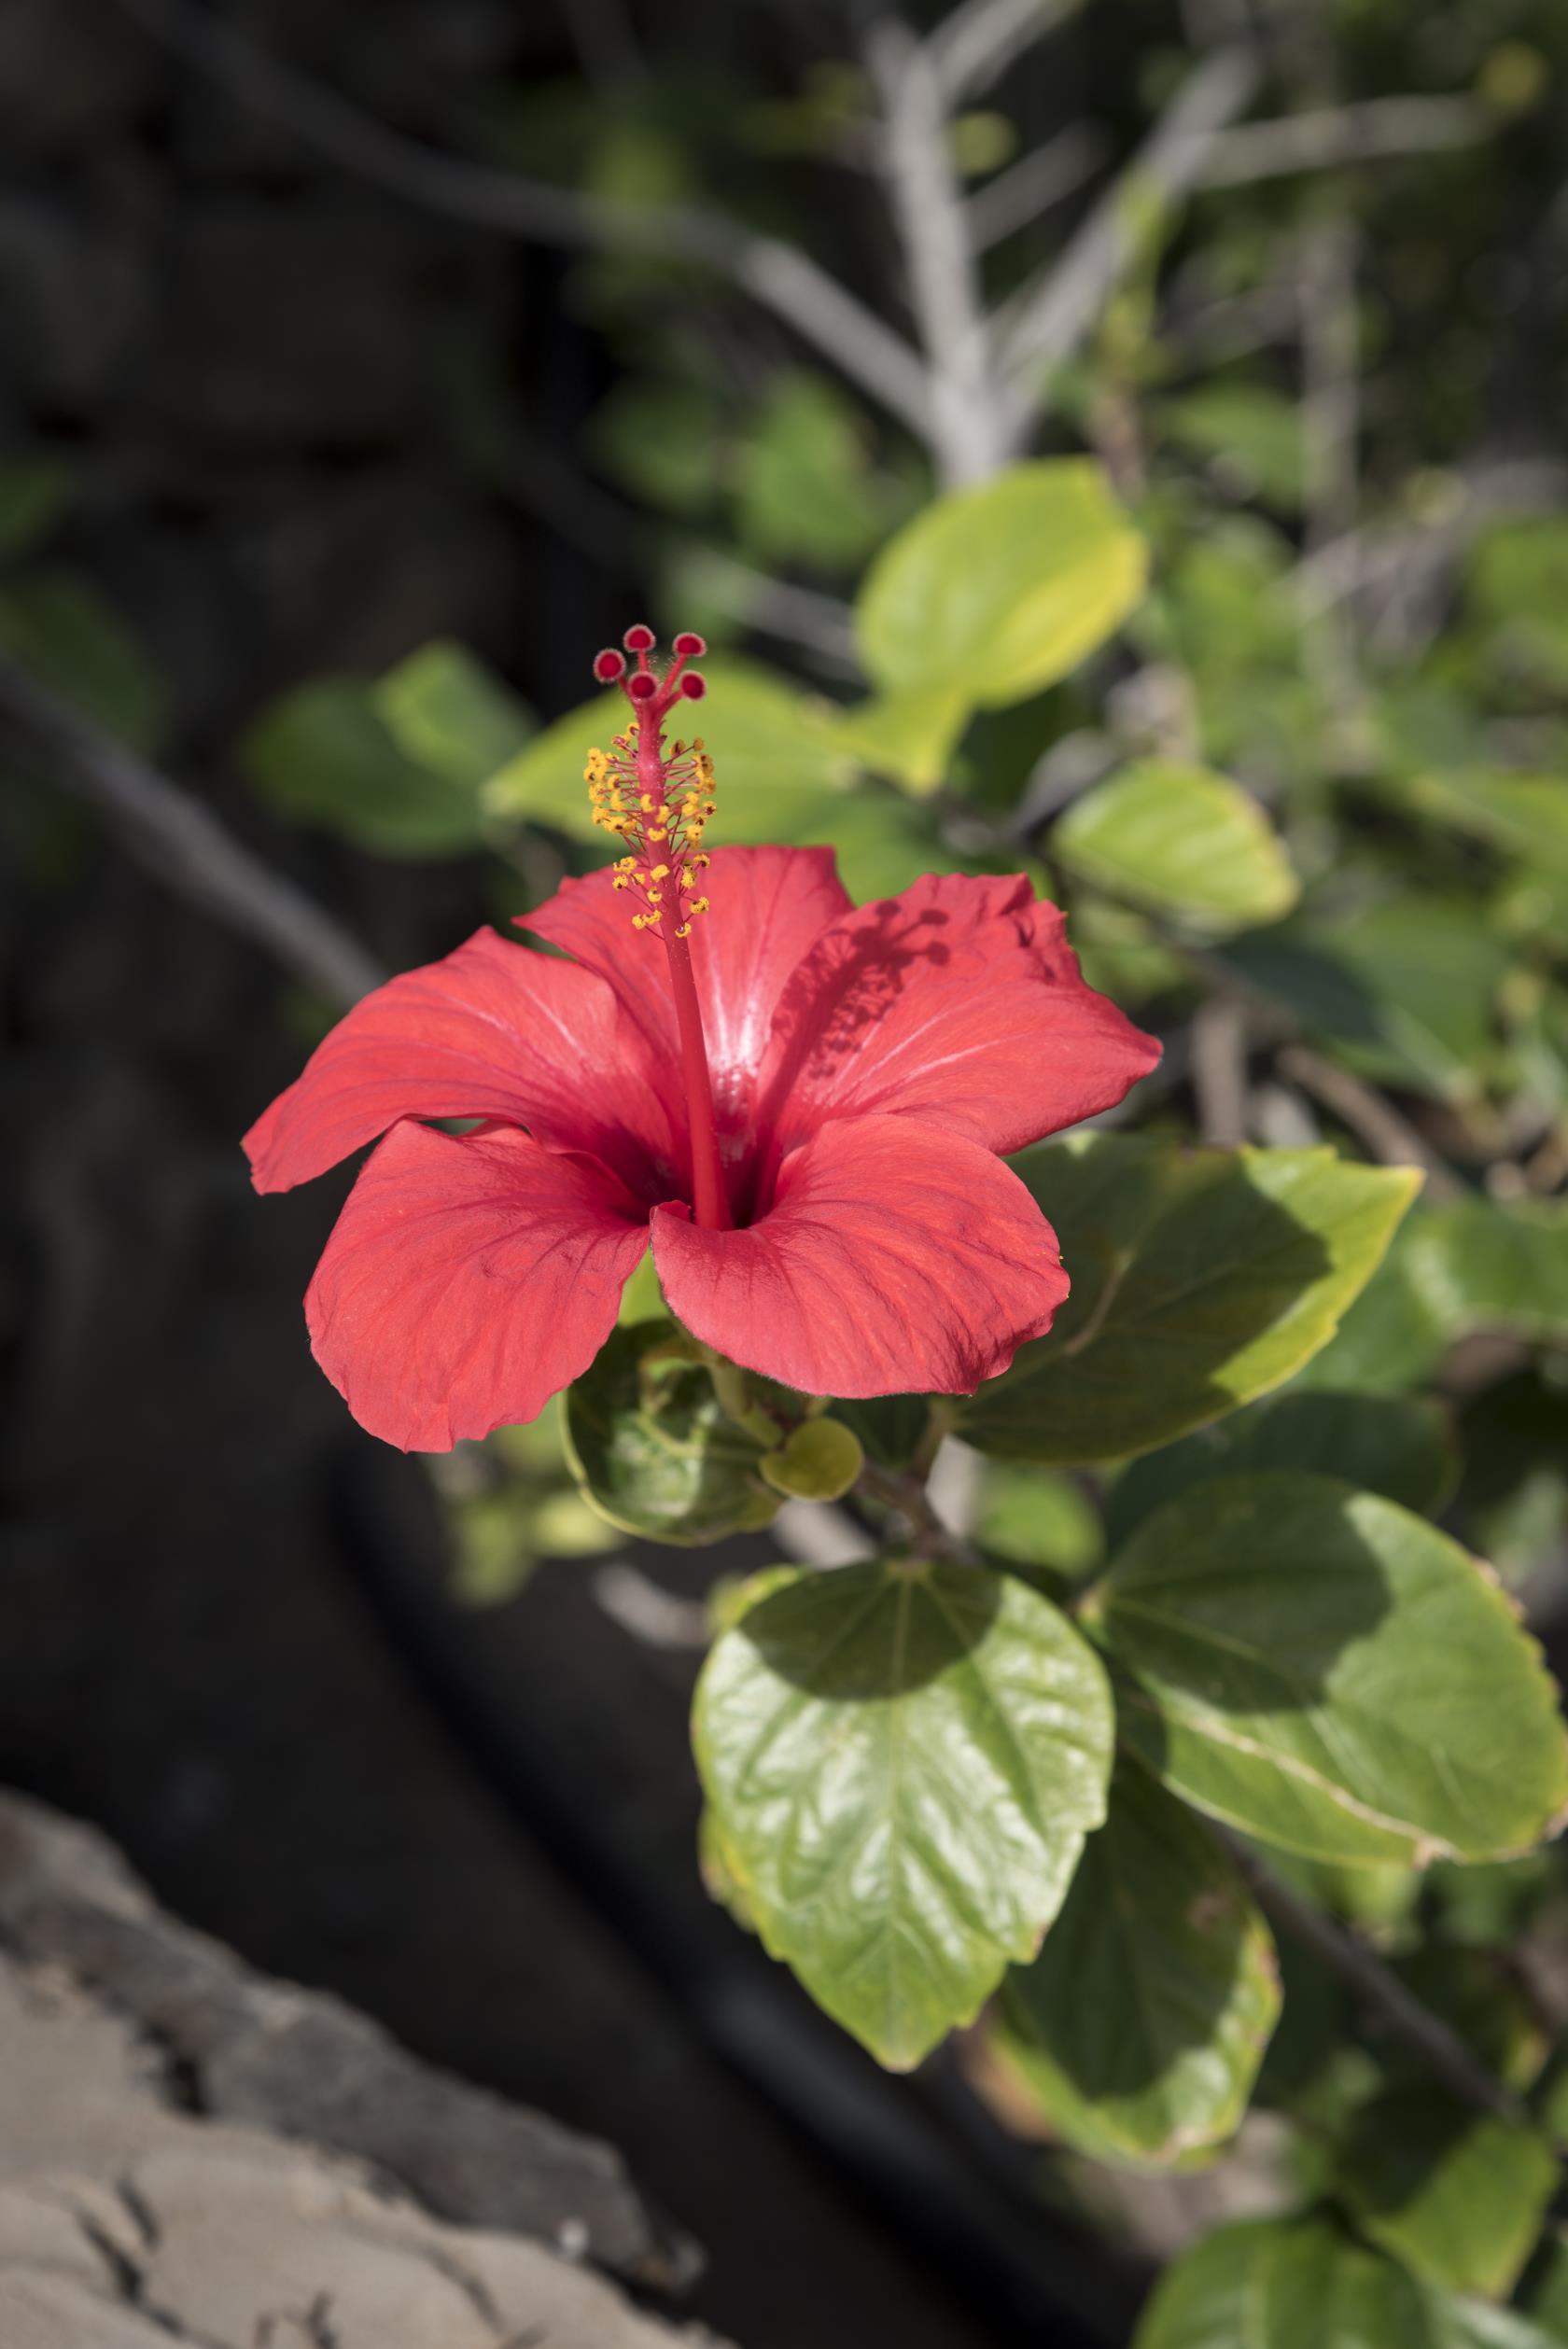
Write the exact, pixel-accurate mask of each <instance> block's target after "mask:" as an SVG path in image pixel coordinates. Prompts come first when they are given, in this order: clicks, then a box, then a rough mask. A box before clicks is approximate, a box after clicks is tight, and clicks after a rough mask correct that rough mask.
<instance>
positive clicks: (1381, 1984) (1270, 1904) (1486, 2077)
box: [1220, 1828, 1525, 2120]
mask: <svg viewBox="0 0 1568 2349" xmlns="http://www.w3.org/2000/svg"><path fill="white" fill-rule="evenodd" d="M1220 1833H1221V1835H1222V1836H1223V1837H1224V1840H1225V1843H1226V1844H1227V1845H1228V1846H1229V1849H1230V1853H1231V1857H1232V1858H1233V1859H1234V1860H1235V1862H1236V1865H1237V1867H1239V1869H1240V1871H1241V1874H1242V1875H1243V1876H1244V1877H1245V1879H1246V1881H1247V1882H1248V1883H1249V1884H1250V1885H1251V1887H1252V1889H1253V1893H1254V1894H1255V1895H1256V1897H1257V1902H1258V1906H1259V1908H1260V1909H1263V1910H1264V1912H1265V1914H1266V1915H1267V1916H1268V1917H1269V1918H1270V1919H1271V1920H1272V1922H1273V1923H1275V1924H1277V1925H1279V1926H1280V1928H1281V1931H1283V1932H1285V1933H1288V1934H1289V1935H1290V1936H1291V1938H1292V1939H1293V1940H1295V1941H1299V1942H1300V1943H1301V1945H1302V1947H1303V1948H1304V1949H1309V1950H1310V1951H1312V1953H1313V1955H1314V1956H1316V1957H1318V1958H1320V1959H1321V1960H1322V1961H1323V1964H1324V1965H1326V1966H1327V1967H1328V1969H1329V1972H1330V1973H1331V1974H1334V1975H1336V1976H1337V1978H1338V1979H1339V1980H1340V1981H1341V1982H1343V1983H1344V1984H1345V1987H1346V1988H1347V1989H1348V1990H1349V1991H1350V1992H1351V1993H1352V1994H1353V1995H1354V1996H1355V1997H1356V1998H1357V1999H1358V2000H1359V2001H1360V2003H1361V2005H1362V2006H1364V2007H1365V2010H1366V2012H1367V2013H1368V2014H1369V2015H1370V2016H1372V2017H1374V2018H1375V2019H1376V2020H1377V2021H1378V2022H1379V2023H1380V2024H1381V2025H1382V2026H1383V2028H1384V2030H1386V2031H1387V2032H1388V2034H1389V2035H1390V2037H1391V2038H1394V2039H1397V2040H1399V2041H1400V2043H1401V2044H1402V2045H1403V2046H1405V2047H1407V2048H1409V2049H1410V2051H1411V2053H1412V2054H1414V2055H1418V2056H1420V2057H1421V2061H1422V2062H1424V2063H1425V2064H1426V2066H1427V2068H1428V2070H1429V2071H1430V2072H1431V2073H1432V2074H1433V2076H1434V2077H1435V2078H1436V2079H1438V2080H1440V2081H1441V2082H1442V2084H1443V2086H1444V2087H1445V2088H1446V2089H1448V2090H1449V2092H1450V2093H1451V2094H1452V2095H1454V2096H1457V2097H1458V2098H1459V2100H1460V2102H1461V2103H1462V2104H1469V2105H1471V2106H1472V2107H1473V2108H1474V2109H1475V2110H1476V2111H1477V2112H1488V2113H1496V2114H1498V2115H1499V2116H1500V2117H1501V2118H1504V2119H1505V2120H1521V2119H1523V2118H1525V2107H1524V2105H1523V2104H1522V2102H1521V2100H1520V2099H1519V2097H1517V2096H1516V2095H1515V2094H1514V2093H1513V2091H1512V2090H1511V2089H1507V2088H1505V2086H1504V2085H1503V2082H1502V2081H1501V2080H1500V2079H1498V2078H1496V2077H1495V2076H1494V2075H1493V2074H1492V2073H1491V2072H1490V2071H1489V2070H1488V2069H1487V2067H1486V2065H1485V2064H1484V2063H1483V2062H1481V2061H1480V2059H1479V2058H1478V2057H1477V2056H1476V2055H1474V2054H1473V2053H1472V2052H1471V2050H1470V2048H1468V2047H1466V2045H1465V2043H1464V2041H1463V2039H1462V2038H1461V2037H1460V2036H1459V2034H1458V2033H1457V2032H1456V2031H1453V2030H1451V2029H1450V2027H1449V2024H1448V2023H1446V2022H1445V2021H1444V2020H1443V2019H1442V2017H1441V2016H1440V2015H1435V2014H1434V2013H1433V2011H1432V2009H1431V2007H1430V2006H1423V2004H1422V2003H1421V2000H1420V1999H1419V1998H1418V1997H1416V1995H1415V1993H1414V1992H1412V1991H1409V1990H1407V1988H1406V1986H1405V1984H1404V1983H1403V1982H1402V1981H1401V1980H1400V1978H1399V1977H1398V1975H1397V1974H1395V1973H1394V1971H1393V1967H1392V1966H1389V1965H1387V1964H1384V1962H1383V1960H1382V1959H1381V1958H1380V1957H1379V1955H1378V1953H1377V1951H1375V1950H1371V1949H1368V1947H1367V1945H1366V1943H1365V1941H1363V1940H1362V1939H1361V1938H1360V1937H1359V1936H1358V1935H1356V1934H1354V1933H1351V1931H1350V1930H1349V1929H1348V1927H1346V1926H1344V1925H1342V1924H1340V1923H1337V1920H1336V1919H1335V1918H1333V1917H1329V1916H1326V1915H1325V1914H1324V1913H1323V1910H1322V1909H1316V1908H1314V1907H1313V1905H1312V1903H1311V1902H1310V1901H1309V1900H1304V1899H1303V1898H1302V1896H1301V1895H1300V1894H1299V1893H1297V1892H1295V1891H1293V1889H1292V1888H1291V1886H1290V1885H1289V1884H1287V1883H1286V1882H1285V1881H1283V1879H1282V1878H1281V1877H1279V1876H1276V1875H1275V1873H1274V1870H1273V1869H1272V1868H1271V1867H1269V1866H1268V1864H1267V1861H1265V1860H1261V1859H1260V1858H1259V1857H1258V1855H1257V1853H1255V1852H1254V1851H1253V1850H1252V1849H1251V1847H1250V1846H1249V1845H1247V1844H1245V1843H1243V1842H1242V1841H1241V1840H1240V1839H1239V1837H1237V1836H1233V1835H1229V1834H1227V1833H1225V1830H1224V1829H1223V1828H1222V1829H1221V1830H1220Z"/></svg>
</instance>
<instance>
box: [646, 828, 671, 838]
mask: <svg viewBox="0 0 1568 2349" xmlns="http://www.w3.org/2000/svg"><path fill="white" fill-rule="evenodd" d="M648 837H649V839H650V840H667V839H668V838H669V833H668V832H667V831H666V832H653V831H651V830H650V832H649V834H648Z"/></svg>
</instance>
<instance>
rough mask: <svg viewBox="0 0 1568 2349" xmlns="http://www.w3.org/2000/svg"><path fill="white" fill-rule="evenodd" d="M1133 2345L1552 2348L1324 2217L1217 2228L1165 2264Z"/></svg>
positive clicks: (1523, 2326) (1161, 2348)
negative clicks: (1422, 2277)
mask: <svg viewBox="0 0 1568 2349" xmlns="http://www.w3.org/2000/svg"><path fill="white" fill-rule="evenodd" d="M1133 2349H1550V2344H1549V2342H1548V2339H1547V2335H1546V2334H1545V2333H1543V2332H1541V2331H1539V2330H1538V2329H1537V2328H1536V2327H1535V2326H1533V2324H1531V2323H1530V2321H1529V2320H1528V2318H1525V2317H1522V2316H1519V2315H1517V2314H1515V2313H1514V2312H1513V2311H1512V2310H1508V2309H1497V2308H1489V2307H1488V2306H1487V2305H1486V2304H1485V2303H1484V2302H1483V2301H1478V2300H1468V2299H1463V2298H1461V2297H1460V2296H1459V2295H1457V2294H1455V2293H1451V2292H1447V2291H1444V2290H1443V2289H1442V2288H1441V2287H1439V2286H1434V2285H1431V2284H1423V2283H1421V2282H1420V2281H1418V2279H1417V2278H1416V2277H1415V2276H1413V2275H1411V2274H1410V2273H1409V2272H1407V2270H1406V2269H1405V2268H1403V2267H1401V2266H1400V2265H1399V2264H1398V2262H1397V2261H1396V2260H1393V2259H1391V2258H1388V2257H1387V2256H1386V2255H1385V2254H1384V2253H1382V2252H1380V2251H1377V2250H1374V2249H1372V2248H1371V2247H1369V2246H1368V2245H1367V2244H1362V2243H1358V2242H1357V2241H1356V2240H1355V2238H1354V2237H1353V2236H1352V2235H1351V2233H1350V2232H1349V2230H1347V2228H1346V2227H1345V2226H1344V2224H1343V2223H1342V2222H1341V2221H1340V2220H1339V2219H1337V2218H1336V2217H1334V2216H1332V2215H1331V2214H1330V2213H1328V2212H1319V2213H1315V2214H1313V2215H1312V2216H1308V2217H1305V2218H1257V2219H1249V2220H1245V2221H1243V2222H1242V2223H1241V2224H1240V2225H1238V2226H1231V2227H1221V2228H1218V2229H1216V2230H1215V2231H1214V2232H1213V2233H1212V2234H1209V2235H1205V2236H1204V2238H1203V2240H1202V2241H1201V2242H1200V2243H1198V2244H1197V2245H1196V2246H1195V2248H1194V2249H1193V2250H1191V2251H1189V2252H1187V2253H1186V2254H1185V2255H1184V2256H1183V2258H1180V2259H1178V2260H1177V2261H1176V2262H1175V2264H1174V2266H1172V2267H1170V2268H1168V2269H1167V2271H1166V2272H1165V2274H1164V2276H1163V2277H1162V2278H1161V2280H1160V2283H1159V2285H1158V2286H1157V2288H1156V2289H1155V2293H1154V2296H1153V2298H1152V2299H1151V2300H1150V2301H1149V2303H1148V2305H1147V2307H1146V2308H1145V2309H1144V2311H1143V2316H1142V2320H1141V2323H1140V2325H1139V2328H1138V2331H1137V2333H1136V2334H1135V2336H1134V2339H1133Z"/></svg>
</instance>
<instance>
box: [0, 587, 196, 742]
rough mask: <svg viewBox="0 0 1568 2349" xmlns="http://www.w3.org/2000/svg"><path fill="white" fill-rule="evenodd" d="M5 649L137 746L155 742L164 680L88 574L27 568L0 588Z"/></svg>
mask: <svg viewBox="0 0 1568 2349" xmlns="http://www.w3.org/2000/svg"><path fill="white" fill-rule="evenodd" d="M0 650H5V651H7V652H8V653H9V654H10V655H11V657H12V659H13V660H14V661H16V662H18V663H20V664H21V667H22V668H24V669H25V670H26V671H27V672H28V674H29V675H30V676H31V677H35V678H36V679H37V681H38V683H39V684H40V685H43V686H46V687H48V689H49V692H51V693H57V694H58V695H59V696H60V698H61V700H62V701H65V702H69V703H70V704H71V705H72V706H73V707H75V708H77V709H79V710H80V711H81V712H82V714H83V716H84V717H87V718H91V719H94V720H96V721H97V723H98V724H99V725H101V726H103V727H105V729H106V731H107V732H108V733H110V734H118V735H119V739H120V740H121V741H122V742H128V743H129V744H130V745H131V747H132V748H133V749H135V750H151V749H154V748H156V747H157V744H158V741H159V738H160V736H161V733H162V729H163V715H164V693H163V686H162V682H161V678H159V677H158V675H157V673H156V671H155V670H154V668H153V666H152V664H151V663H150V661H149V660H148V659H147V655H146V653H145V652H144V651H143V650H142V649H141V647H140V645H139V644H138V643H137V642H136V639H135V637H134V636H133V635H132V633H131V631H130V629H129V628H128V627H127V626H126V624H125V622H123V621H122V620H121V618H120V617H119V613H118V612H117V611H116V610H115V609H114V608H113V607H112V606H111V605H109V604H108V603H106V602H105V599H104V597H103V596H102V595H100V594H99V593H98V591H97V589H96V588H95V587H93V586H91V585H90V584H89V582H88V581H87V580H79V579H77V577H76V576H75V574H74V573H72V572H69V571H53V570H50V571H29V572H28V573H27V575H26V577H25V578H23V579H17V580H11V581H10V582H9V583H8V584H7V585H6V586H5V587H3V588H0Z"/></svg>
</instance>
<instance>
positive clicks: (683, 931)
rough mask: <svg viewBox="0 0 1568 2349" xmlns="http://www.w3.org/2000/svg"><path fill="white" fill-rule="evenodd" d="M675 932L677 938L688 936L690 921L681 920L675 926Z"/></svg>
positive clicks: (690, 927) (690, 931) (690, 933)
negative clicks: (676, 926)
mask: <svg viewBox="0 0 1568 2349" xmlns="http://www.w3.org/2000/svg"><path fill="white" fill-rule="evenodd" d="M675 934H676V936H677V937H678V938H690V936H691V935H692V925H691V923H690V922H681V923H680V924H679V926H678V928H677V930H676V933H675Z"/></svg>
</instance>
